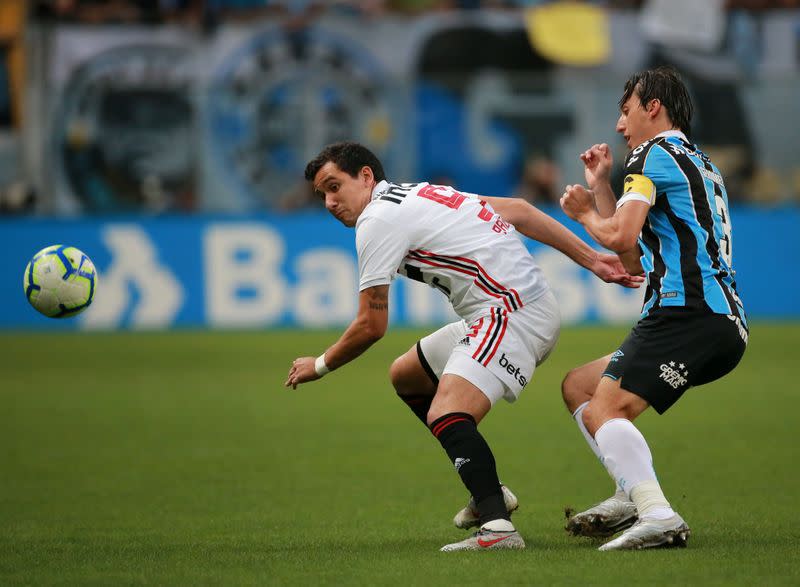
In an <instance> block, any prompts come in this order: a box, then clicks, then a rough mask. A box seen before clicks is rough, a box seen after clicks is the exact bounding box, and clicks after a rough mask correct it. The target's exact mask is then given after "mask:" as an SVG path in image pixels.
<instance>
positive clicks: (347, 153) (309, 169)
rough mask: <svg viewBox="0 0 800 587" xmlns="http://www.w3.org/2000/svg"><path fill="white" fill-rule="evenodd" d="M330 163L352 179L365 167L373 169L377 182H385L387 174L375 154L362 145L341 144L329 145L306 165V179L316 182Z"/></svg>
mask: <svg viewBox="0 0 800 587" xmlns="http://www.w3.org/2000/svg"><path fill="white" fill-rule="evenodd" d="M328 161H332V162H333V163H334V164H335V165H336V166H337V167H338V168H339V169H341V170H342V171H344V172H345V173H347V174H348V175H349V176H350V177H356V176H357V175H358V172H359V171H361V169H362V168H363V167H365V166H366V167H369V168H370V169H372V175H373V176H374V177H375V181H383V180H384V179H386V174H385V173H384V172H383V165H382V164H381V162H380V159H378V158H377V157H376V156H375V154H374V153H373V152H372V151H370V150H369V149H367V148H366V147H365V146H364V145H362V144H360V143H353V142H341V143H333V144H331V145H328V146H327V147H325V148H324V149H322V151H321V152H320V154H319V155H317V156H316V157H314V158H313V159H312V160H311V161H309V162H308V165H306V172H305V177H306V180H307V181H314V178H315V177H316V176H317V173H318V172H319V170H320V169H321V168H322V166H323V165H325V164H326V163H327V162H328Z"/></svg>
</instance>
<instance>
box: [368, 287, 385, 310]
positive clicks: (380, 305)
mask: <svg viewBox="0 0 800 587" xmlns="http://www.w3.org/2000/svg"><path fill="white" fill-rule="evenodd" d="M369 309H370V310H388V309H389V288H388V287H387V288H383V287H380V288H375V289H374V290H372V291H371V292H370V300H369Z"/></svg>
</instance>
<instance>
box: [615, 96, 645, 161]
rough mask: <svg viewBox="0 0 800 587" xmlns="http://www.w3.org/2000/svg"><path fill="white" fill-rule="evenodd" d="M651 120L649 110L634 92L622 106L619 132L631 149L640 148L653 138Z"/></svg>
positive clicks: (618, 125) (618, 123) (618, 121)
mask: <svg viewBox="0 0 800 587" xmlns="http://www.w3.org/2000/svg"><path fill="white" fill-rule="evenodd" d="M650 123H651V120H650V117H649V116H648V113H647V109H646V108H645V107H644V106H643V105H642V102H641V100H640V99H639V94H637V93H636V92H633V93H632V94H631V97H630V98H628V100H627V101H626V102H625V103H624V104H623V105H622V108H621V109H620V115H619V120H617V132H618V133H620V134H621V135H622V136H623V137H625V143H626V144H627V145H628V148H629V149H633V148H635V147H638V146H639V145H641V144H642V143H643V142H645V141H646V140H648V139H650V138H652V136H651V134H652V133H651V129H650V126H651V124H650Z"/></svg>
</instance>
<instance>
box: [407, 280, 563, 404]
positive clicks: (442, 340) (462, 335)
mask: <svg viewBox="0 0 800 587" xmlns="http://www.w3.org/2000/svg"><path fill="white" fill-rule="evenodd" d="M560 329H561V316H560V314H559V311H558V302H556V299H555V296H553V294H552V292H550V291H548V292H546V293H545V294H544V295H542V296H540V297H539V298H537V299H536V300H534V301H533V302H530V303H529V304H527V305H525V306H524V307H523V308H522V309H520V310H517V311H515V312H507V311H506V310H505V309H503V308H492V310H491V311H490V312H489V313H487V314H486V315H485V316H482V317H480V318H478V319H477V320H475V321H474V322H473V323H472V324H469V325H468V324H467V323H466V322H465V321H464V320H460V321H458V322H453V323H451V324H448V325H447V326H444V327H442V328H440V329H439V330H437V331H436V332H433V333H431V334H429V335H428V336H426V337H425V338H423V339H422V340H420V341H419V346H418V349H419V352H420V355H421V357H420V358H421V360H422V362H423V366H424V367H425V368H426V370H428V372H429V373H430V374H432V375H434V376H436V378H441V377H442V375H443V374H445V373H452V374H454V375H459V376H460V377H463V378H464V379H466V380H467V381H469V382H470V383H472V384H473V385H475V386H476V387H477V388H478V389H480V390H481V391H482V392H483V393H484V395H486V397H487V398H489V401H490V402H492V405H494V404H495V403H496V402H497V401H498V400H499V399H500V398H504V399H505V400H506V401H508V402H514V401H516V400H517V398H518V397H519V394H520V393H521V392H522V389H523V388H524V387H525V385H527V383H528V382H529V381H530V380H531V377H532V376H533V371H534V370H535V369H536V367H537V366H538V365H540V364H542V363H543V362H544V361H545V359H547V357H548V355H549V354H550V352H551V351H552V350H553V347H554V346H555V344H556V341H557V340H558V334H559V332H560ZM426 363H427V364H426Z"/></svg>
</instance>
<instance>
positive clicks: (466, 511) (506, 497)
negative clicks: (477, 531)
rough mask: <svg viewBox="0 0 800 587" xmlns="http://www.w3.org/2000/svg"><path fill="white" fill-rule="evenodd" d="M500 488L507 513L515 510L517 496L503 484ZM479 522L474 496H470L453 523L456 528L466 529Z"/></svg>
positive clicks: (517, 506) (517, 504)
mask: <svg viewBox="0 0 800 587" xmlns="http://www.w3.org/2000/svg"><path fill="white" fill-rule="evenodd" d="M500 489H501V490H502V491H503V501H505V502H506V511H508V513H509V514H510V513H511V512H515V511H517V508H519V501H518V500H517V496H516V495H514V494H513V493H511V490H510V489H509V488H508V487H506V486H505V485H501V486H500ZM480 523H481V516H480V514H479V513H478V507H477V506H476V505H475V498H474V497H470V498H469V503H468V504H467V505H466V507H465V508H463V509H462V510H461V511H460V512H458V513H457V514H456V515H455V517H454V518H453V524H455V525H456V528H461V529H463V530H466V529H468V528H472V527H473V526H480Z"/></svg>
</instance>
